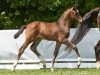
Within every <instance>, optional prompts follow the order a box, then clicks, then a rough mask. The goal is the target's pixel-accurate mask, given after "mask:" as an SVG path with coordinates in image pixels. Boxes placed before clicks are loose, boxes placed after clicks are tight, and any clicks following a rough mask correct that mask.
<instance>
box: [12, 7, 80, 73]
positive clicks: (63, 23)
mask: <svg viewBox="0 0 100 75" xmlns="http://www.w3.org/2000/svg"><path fill="white" fill-rule="evenodd" d="M72 19H76V20H78V21H79V22H81V21H82V18H81V16H80V14H79V12H78V10H77V5H74V6H73V7H71V8H69V9H68V10H67V11H65V12H64V14H63V15H62V16H61V17H60V18H59V19H58V21H56V22H53V23H48V22H42V21H34V22H32V23H30V24H28V25H25V26H22V27H21V28H20V30H19V31H18V32H17V33H16V34H15V35H14V38H15V39H16V38H18V37H19V35H20V34H21V33H22V32H23V31H24V29H25V36H26V39H25V42H24V43H23V45H22V46H21V48H20V49H19V53H18V56H17V60H16V61H15V62H14V64H13V68H12V71H14V69H15V67H16V65H17V63H18V61H19V59H20V57H21V55H22V54H23V52H24V50H25V49H26V48H27V46H28V45H29V44H30V43H32V45H31V50H32V51H33V52H34V53H35V54H36V55H37V56H38V57H39V59H40V61H42V63H43V67H45V68H46V63H45V62H44V59H43V57H42V56H41V55H40V53H39V52H38V51H37V49H36V48H37V46H38V44H39V43H40V42H41V40H42V39H47V40H50V41H56V47H55V51H54V57H53V60H52V67H53V65H54V62H55V58H56V57H57V55H58V51H59V48H60V46H61V44H65V45H67V46H69V47H71V48H72V49H74V50H75V52H76V54H77V57H78V66H79V65H80V63H81V57H80V54H79V52H78V48H77V47H76V46H75V45H74V44H72V43H71V42H69V40H68V37H69V34H70V23H71V21H72Z"/></svg>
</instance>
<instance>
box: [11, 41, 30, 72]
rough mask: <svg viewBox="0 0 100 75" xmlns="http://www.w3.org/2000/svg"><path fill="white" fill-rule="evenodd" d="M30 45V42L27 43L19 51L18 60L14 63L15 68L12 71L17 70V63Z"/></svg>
mask: <svg viewBox="0 0 100 75" xmlns="http://www.w3.org/2000/svg"><path fill="white" fill-rule="evenodd" d="M29 44H30V42H29V41H27V40H26V41H25V42H24V44H23V45H22V46H21V48H20V49H19V52H18V55H17V60H16V61H15V62H14V64H13V68H12V71H14V70H15V68H16V66H17V63H18V61H19V59H20V57H21V55H22V54H23V52H24V50H25V49H26V48H27V46H28V45H29Z"/></svg>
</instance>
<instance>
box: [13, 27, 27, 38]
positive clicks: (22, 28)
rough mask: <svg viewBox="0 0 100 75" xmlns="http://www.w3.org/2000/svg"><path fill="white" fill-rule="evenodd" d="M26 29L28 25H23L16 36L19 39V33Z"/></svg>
mask: <svg viewBox="0 0 100 75" xmlns="http://www.w3.org/2000/svg"><path fill="white" fill-rule="evenodd" d="M24 29H26V25H24V26H22V27H21V28H20V29H19V31H18V32H17V33H16V34H15V35H14V38H15V39H17V38H18V37H19V35H20V34H21V33H22V32H23V31H24Z"/></svg>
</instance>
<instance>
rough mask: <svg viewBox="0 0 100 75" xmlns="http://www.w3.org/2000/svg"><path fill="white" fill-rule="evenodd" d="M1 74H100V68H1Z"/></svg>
mask: <svg viewBox="0 0 100 75" xmlns="http://www.w3.org/2000/svg"><path fill="white" fill-rule="evenodd" d="M0 75H100V69H99V70H97V69H54V72H51V70H50V69H39V70H16V71H15V72H11V70H0Z"/></svg>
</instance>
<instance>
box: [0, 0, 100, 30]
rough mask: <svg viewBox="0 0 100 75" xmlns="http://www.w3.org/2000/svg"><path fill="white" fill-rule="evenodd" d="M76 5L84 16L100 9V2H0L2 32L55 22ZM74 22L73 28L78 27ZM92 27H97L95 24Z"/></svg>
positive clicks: (61, 0) (13, 0) (44, 0)
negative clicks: (39, 23)
mask: <svg viewBox="0 0 100 75" xmlns="http://www.w3.org/2000/svg"><path fill="white" fill-rule="evenodd" d="M74 4H78V10H79V11H80V14H81V15H82V16H84V15H85V14H86V13H87V12H89V11H90V10H92V9H94V8H96V7H100V0H0V30H2V29H18V28H20V27H21V26H22V25H27V24H28V23H30V22H32V21H45V22H53V21H56V20H58V18H59V17H60V16H61V15H62V14H63V12H64V11H66V10H67V9H68V8H70V7H72V6H73V5H74ZM76 26H77V23H76V21H73V23H72V27H76ZM92 27H96V25H95V23H94V24H93V25H92Z"/></svg>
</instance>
